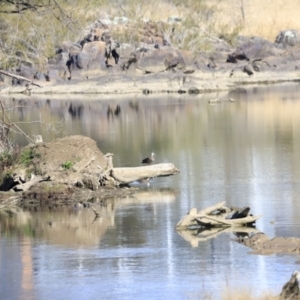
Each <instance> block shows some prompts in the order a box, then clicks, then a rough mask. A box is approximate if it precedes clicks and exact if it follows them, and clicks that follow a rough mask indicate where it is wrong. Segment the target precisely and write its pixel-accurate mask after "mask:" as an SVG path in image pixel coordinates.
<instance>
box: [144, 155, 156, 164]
mask: <svg viewBox="0 0 300 300" xmlns="http://www.w3.org/2000/svg"><path fill="white" fill-rule="evenodd" d="M154 156H155V153H153V152H152V153H151V156H150V157H146V158H144V159H143V160H142V164H147V165H150V164H152V163H153V161H154Z"/></svg>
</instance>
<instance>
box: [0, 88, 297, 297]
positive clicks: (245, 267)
mask: <svg viewBox="0 0 300 300" xmlns="http://www.w3.org/2000/svg"><path fill="white" fill-rule="evenodd" d="M229 97H231V98H232V99H234V100H236V101H235V102H228V101H223V102H221V103H219V104H209V100H211V99H216V98H219V99H228V98H229ZM25 100H26V101H25ZM5 103H6V105H7V106H17V107H16V108H15V109H14V110H12V111H11V112H9V114H10V117H11V119H12V120H13V121H20V122H28V121H32V120H41V121H42V122H44V123H47V124H48V125H49V124H50V123H51V124H52V126H51V128H50V126H47V128H45V127H44V126H43V125H41V124H39V123H35V124H26V123H25V124H24V123H21V124H20V126H22V128H23V129H24V130H26V132H27V133H28V134H30V135H33V134H42V135H43V138H44V140H45V141H47V140H50V139H52V138H54V137H59V136H63V135H69V134H82V135H86V136H89V137H91V138H93V139H94V140H96V141H97V144H98V146H99V148H100V149H101V150H102V152H103V153H106V152H112V153H114V166H118V167H121V166H127V167H129V166H138V165H140V162H141V160H142V159H143V158H144V157H145V156H147V155H150V153H151V152H155V153H156V162H157V163H160V162H172V163H174V164H175V166H176V167H177V168H178V169H179V170H180V173H179V174H178V175H175V176H172V177H166V178H157V179H154V180H151V181H150V184H146V183H141V184H135V186H138V187H139V188H140V190H141V191H140V193H138V194H137V196H136V197H127V198H122V199H117V198H115V199H109V200H107V201H105V203H97V204H95V205H98V209H99V211H101V217H100V218H99V219H94V214H93V211H91V210H90V209H83V210H79V211H75V210H71V209H65V210H63V211H61V210H60V211H55V210H53V209H52V210H50V209H48V210H47V209H45V210H43V211H37V212H32V211H24V212H21V213H19V214H17V215H13V216H10V217H4V216H2V215H1V216H0V226H1V227H0V299H12V300H14V299H26V300H27V299H28V300H30V299H38V300H44V299H45V300H46V299H56V300H59V299H63V300H65V299H114V300H115V299H222V297H224V295H225V294H226V293H227V292H228V290H229V291H230V293H238V292H242V293H248V292H249V293H251V294H252V295H255V296H257V297H259V295H261V294H262V293H264V292H269V293H272V294H275V295H276V294H279V293H280V291H281V288H282V286H283V285H284V283H285V282H287V281H288V280H289V278H290V276H291V274H292V273H293V272H294V271H295V270H297V269H299V266H298V262H299V257H297V256H293V255H269V256H263V255H255V254H251V253H250V252H251V250H250V249H248V248H246V247H244V246H243V245H241V244H239V243H237V242H236V241H235V240H234V239H235V233H234V232H233V231H224V232H218V233H216V232H209V231H205V232H199V233H198V235H197V233H196V232H194V231H192V232H177V231H176V230H175V228H174V227H175V225H176V223H177V222H178V221H179V220H180V219H181V217H182V216H183V215H185V214H186V213H187V212H188V211H189V210H190V209H191V208H193V207H196V208H197V209H201V208H204V207H207V206H209V205H214V204H216V203H218V202H221V201H226V205H227V206H231V205H233V206H240V207H243V206H250V207H251V212H252V213H253V214H254V215H260V214H262V215H263V216H262V218H261V219H259V220H258V221H257V224H256V229H257V230H259V231H262V232H264V233H266V234H267V235H268V236H269V237H275V236H283V237H291V236H293V237H300V218H299V209H300V198H299V197H300V196H299V195H300V185H299V182H300V155H299V153H300V86H299V85H298V84H282V85H269V86H256V87H250V86H249V87H247V88H243V89H239V90H236V91H232V92H230V93H225V92H224V93H218V94H204V95H197V96H188V95H163V96H161V95H160V96H158V95H155V94H154V95H151V94H150V95H145V96H143V95H139V96H130V95H128V96H126V97H124V96H123V97H121V96H113V97H112V96H111V97H110V96H106V97H104V96H101V95H86V96H84V97H82V96H79V95H77V96H76V95H74V96H72V97H69V98H64V99H60V98H55V97H54V96H49V97H47V98H45V97H40V98H33V97H30V98H18V97H16V98H15V99H13V98H7V99H5ZM109 106H110V107H111V108H112V111H113V113H112V114H108V113H107V110H108V107H109ZM117 106H119V108H120V109H116V108H117ZM118 111H119V112H118ZM50 129H51V130H50ZM16 138H17V139H18V141H19V143H21V144H25V141H24V140H23V138H22V137H19V136H16ZM232 299H234V297H233V298H232Z"/></svg>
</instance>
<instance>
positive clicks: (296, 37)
mask: <svg viewBox="0 0 300 300" xmlns="http://www.w3.org/2000/svg"><path fill="white" fill-rule="evenodd" d="M275 43H277V44H281V45H284V46H296V45H298V44H299V43H300V34H299V31H297V30H282V31H280V32H279V34H278V35H277V36H276V39H275Z"/></svg>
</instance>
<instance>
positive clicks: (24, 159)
mask: <svg viewBox="0 0 300 300" xmlns="http://www.w3.org/2000/svg"><path fill="white" fill-rule="evenodd" d="M39 157H40V154H38V153H36V152H35V149H34V148H27V149H25V150H23V151H22V152H21V156H20V161H21V163H22V164H24V165H25V166H26V167H28V166H29V165H30V163H31V162H32V160H33V159H34V158H39Z"/></svg>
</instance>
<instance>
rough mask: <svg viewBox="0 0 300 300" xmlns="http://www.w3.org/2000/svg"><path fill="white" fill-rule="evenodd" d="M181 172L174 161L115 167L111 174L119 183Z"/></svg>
mask: <svg viewBox="0 0 300 300" xmlns="http://www.w3.org/2000/svg"><path fill="white" fill-rule="evenodd" d="M177 173H179V170H178V169H177V168H175V166H174V164H172V163H161V164H154V165H150V166H141V167H132V168H113V169H112V170H111V172H110V176H111V177H113V178H114V179H115V180H116V181H117V182H118V183H119V184H129V183H132V182H135V181H141V180H145V179H150V178H154V177H162V176H171V175H175V174H177Z"/></svg>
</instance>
